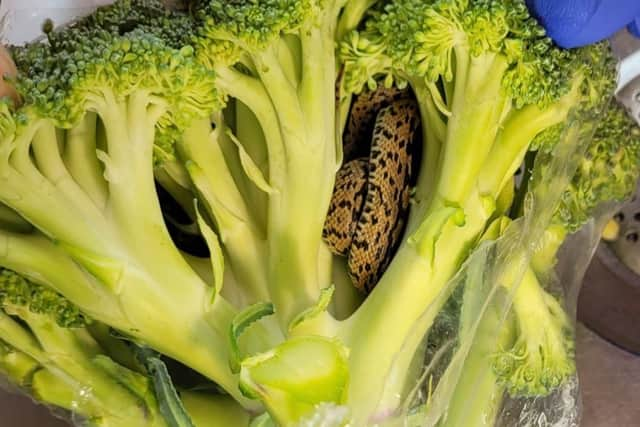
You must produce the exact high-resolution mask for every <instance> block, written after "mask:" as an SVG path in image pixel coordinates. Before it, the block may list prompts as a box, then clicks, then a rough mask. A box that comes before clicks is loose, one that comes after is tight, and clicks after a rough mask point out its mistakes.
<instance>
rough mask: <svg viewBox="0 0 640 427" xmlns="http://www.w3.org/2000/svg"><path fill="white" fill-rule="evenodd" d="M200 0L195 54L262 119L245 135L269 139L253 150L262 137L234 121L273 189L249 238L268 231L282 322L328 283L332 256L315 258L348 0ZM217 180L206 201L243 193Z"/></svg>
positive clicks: (333, 148)
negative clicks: (338, 37)
mask: <svg viewBox="0 0 640 427" xmlns="http://www.w3.org/2000/svg"><path fill="white" fill-rule="evenodd" d="M194 3H195V4H194V10H195V12H194V14H195V17H196V21H197V22H198V25H199V26H198V28H197V30H196V35H195V37H194V43H195V46H196V55H197V57H198V58H199V59H200V60H201V62H203V63H205V64H208V65H209V67H210V68H212V69H214V70H215V71H216V80H217V88H218V89H219V90H220V91H222V92H223V93H225V94H226V95H228V96H229V97H231V98H233V99H234V100H235V101H236V103H237V104H240V105H242V108H246V109H248V110H249V112H251V114H252V116H253V117H254V118H255V120H254V121H250V122H249V126H252V127H253V126H256V125H259V128H260V132H257V130H256V132H253V133H250V134H249V135H247V134H245V136H244V138H256V134H260V137H263V138H264V143H265V147H263V148H261V149H258V150H254V149H252V147H254V146H255V145H256V141H246V140H243V139H241V138H242V136H241V135H240V127H242V128H244V127H245V126H247V125H245V123H244V122H243V123H242V124H240V125H238V139H239V141H237V143H238V144H237V145H238V147H239V150H240V151H242V153H240V154H241V156H244V159H243V161H244V165H243V166H244V170H245V172H247V175H249V178H250V179H251V181H252V183H253V185H255V186H256V187H258V188H260V189H262V190H263V191H265V192H266V193H267V198H268V202H267V212H266V214H262V216H263V217H264V218H266V227H265V233H264V235H258V236H256V237H254V239H253V240H254V241H255V240H263V241H264V243H263V244H262V246H264V252H265V253H266V256H263V258H264V259H266V260H267V262H266V268H267V274H266V277H267V281H266V292H267V293H268V295H269V297H270V298H269V300H271V301H272V302H273V303H274V306H275V307H276V314H277V316H278V319H279V321H280V323H281V325H282V326H283V327H285V328H286V327H287V326H288V324H289V322H290V321H291V320H292V319H293V318H294V317H295V316H296V315H297V314H298V313H300V312H301V311H303V310H304V309H306V308H308V307H310V306H312V305H313V304H314V303H315V302H316V301H317V299H318V297H319V295H320V290H321V289H323V288H325V287H326V286H328V285H329V283H325V282H324V281H323V280H324V279H325V278H329V277H330V270H329V269H330V263H323V264H320V263H319V262H317V261H316V260H318V259H319V257H321V256H322V252H323V251H322V245H323V243H322V238H321V236H322V229H323V226H324V220H325V215H326V212H327V210H328V206H329V202H330V199H331V195H332V190H333V179H332V177H333V176H334V175H335V172H336V170H337V169H338V168H339V162H340V159H339V150H338V147H337V145H338V142H337V141H336V124H335V122H336V119H335V116H336V106H335V90H334V87H335V81H336V75H337V71H336V69H337V63H336V55H335V52H334V49H335V33H336V26H337V18H338V15H339V13H340V11H341V9H342V7H343V4H344V3H345V2H343V1H334V0H332V1H322V2H319V1H316V0H306V1H289V0H288V1H284V2H282V1H277V2H276V1H268V2H260V3H255V2H245V1H240V2H234V3H233V4H229V3H228V2H220V1H219V0H213V1H204V0H203V1H197V2H194ZM241 114H244V113H242V112H241ZM217 125H218V127H221V126H220V123H217ZM245 132H246V131H245ZM220 136H221V137H225V135H224V134H221V135H220ZM259 139H260V138H258V143H259V142H260V141H259ZM182 144H183V145H184V146H185V147H186V150H185V151H190V148H189V147H190V146H192V145H195V144H196V142H195V140H191V139H189V138H185V140H184V141H183V142H182ZM209 147H210V148H211V147H212V146H211V144H210V145H209ZM245 147H247V149H245ZM254 148H255V147H254ZM260 150H262V152H266V159H267V163H268V165H265V166H262V167H259V166H258V165H257V162H259V161H260V160H259V159H257V158H252V156H251V155H250V153H251V152H252V151H253V152H254V153H253V154H254V155H255V153H257V152H259V151H260ZM188 157H189V158H191V159H192V160H193V162H194V163H196V164H198V166H199V167H200V168H202V170H205V171H206V169H208V168H209V167H208V166H207V165H204V164H203V163H202V162H201V161H199V159H198V158H197V157H196V155H195V152H194V154H193V155H192V156H188ZM261 163H262V162H261ZM247 165H249V167H247ZM217 184H218V183H217V182H215V185H214V182H211V184H210V186H211V188H214V189H215V194H213V195H211V196H210V197H207V196H206V195H205V196H203V198H204V199H205V200H206V201H207V202H208V204H209V205H214V206H215V205H216V204H219V200H222V198H223V197H224V196H225V195H228V194H234V193H238V190H237V189H236V188H233V187H234V186H233V185H227V184H224V185H217ZM310 189H313V190H312V191H310ZM245 198H246V199H248V197H245ZM235 206H236V205H231V208H232V209H234V208H235ZM218 217H219V215H216V214H214V219H215V220H216V222H217V226H218V227H220V223H221V222H223V221H222V219H221V218H218ZM238 219H239V220H240V221H242V222H243V223H245V224H248V225H249V226H250V228H252V229H254V230H260V224H259V222H258V224H257V225H256V222H257V219H256V218H251V217H250V216H247V215H243V216H240V217H239V218H238ZM221 233H224V231H221ZM254 233H255V232H254ZM238 240H240V239H238ZM242 244H246V243H244V242H243V243H242ZM229 245H231V242H230V241H229ZM229 257H230V262H231V264H232V265H240V262H241V261H242V260H238V261H236V258H238V257H237V256H234V254H232V253H231V251H229ZM243 259H246V257H245V258H243ZM251 269H252V267H251V266H248V267H243V268H242V270H251ZM263 282H264V280H263ZM259 286H260V287H264V286H265V285H264V284H263V283H260V284H259Z"/></svg>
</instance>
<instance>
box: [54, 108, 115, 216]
mask: <svg viewBox="0 0 640 427" xmlns="http://www.w3.org/2000/svg"><path fill="white" fill-rule="evenodd" d="M97 120H98V117H97V115H96V114H95V113H87V114H85V116H84V118H83V119H82V120H81V121H80V123H79V124H78V125H76V126H75V127H73V128H71V129H69V130H67V132H66V139H65V143H66V144H65V148H64V153H63V157H64V163H65V165H66V167H67V169H68V170H69V173H70V174H71V176H73V178H74V180H75V181H76V182H77V183H78V185H80V186H81V187H82V189H83V190H84V191H85V193H86V194H87V195H89V197H91V199H92V200H93V203H95V205H96V206H97V207H98V208H100V209H103V208H104V207H105V205H106V203H107V185H106V183H105V181H104V178H103V176H102V175H103V173H104V171H103V169H102V166H101V165H100V163H99V161H98V159H97V157H96V149H97V142H96V132H97Z"/></svg>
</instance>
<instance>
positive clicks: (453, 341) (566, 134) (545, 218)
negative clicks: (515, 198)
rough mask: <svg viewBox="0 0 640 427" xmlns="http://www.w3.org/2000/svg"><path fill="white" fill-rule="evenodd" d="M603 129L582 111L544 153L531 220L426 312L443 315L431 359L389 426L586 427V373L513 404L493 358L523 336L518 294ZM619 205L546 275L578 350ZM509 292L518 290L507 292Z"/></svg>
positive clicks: (567, 245) (570, 245) (604, 212)
mask: <svg viewBox="0 0 640 427" xmlns="http://www.w3.org/2000/svg"><path fill="white" fill-rule="evenodd" d="M593 122H597V120H595V121H593ZM594 130H595V129H594V128H593V126H591V125H587V124H586V123H585V120H582V119H581V118H579V117H578V114H577V113H574V114H573V116H572V117H570V118H569V120H567V123H566V125H565V129H564V131H563V134H562V137H561V140H560V141H559V143H558V145H557V146H556V147H555V149H554V150H553V152H551V153H549V154H547V155H544V156H542V155H538V159H537V163H536V164H535V166H534V169H533V176H532V178H531V183H530V189H529V192H528V193H527V196H526V200H525V202H524V203H525V209H524V210H525V214H524V216H523V217H521V218H519V219H517V220H516V221H514V222H512V223H511V224H509V226H508V228H507V229H506V232H505V233H504V234H503V235H502V237H500V239H498V240H497V241H491V242H488V243H484V244H481V245H480V246H479V247H478V248H477V249H475V250H474V252H473V253H472V254H471V255H470V256H469V257H468V259H467V260H466V261H465V263H464V264H463V265H462V267H461V268H460V270H459V271H458V272H457V274H456V275H455V277H454V278H452V279H451V280H450V282H449V283H448V285H447V286H446V288H445V289H443V291H442V296H443V298H447V303H446V304H445V308H444V309H442V306H441V305H440V304H438V305H437V306H434V307H430V308H429V309H428V310H427V312H425V314H424V316H426V317H427V318H429V317H433V316H434V313H431V312H430V310H434V311H435V313H437V317H436V321H435V323H434V325H433V326H432V327H431V329H430V330H429V331H428V332H427V334H426V337H425V341H424V343H423V348H422V352H419V354H418V356H417V357H421V358H422V357H423V356H424V361H425V363H424V368H423V370H422V372H421V375H420V377H419V379H418V381H417V383H416V384H415V386H414V389H413V390H412V392H411V394H410V395H409V398H408V400H407V401H405V404H404V409H403V412H402V413H401V414H400V415H398V416H395V417H392V418H391V419H387V420H386V422H384V423H382V424H380V425H384V426H386V427H391V426H393V427H395V426H406V427H432V426H447V427H474V426H478V427H480V426H482V427H485V426H486V427H489V426H500V427H525V426H527V427H528V426H535V427H577V426H578V425H579V424H580V416H581V400H580V392H579V381H578V376H577V372H576V373H574V374H573V375H572V376H571V378H569V379H568V380H566V381H564V382H563V384H562V385H561V386H560V387H557V388H556V389H555V390H554V391H553V392H551V393H550V394H549V395H547V396H544V397H540V396H536V397H510V396H509V395H508V393H507V391H506V389H505V387H504V386H503V385H500V382H499V381H496V380H497V379H496V376H495V374H494V371H495V369H496V364H495V359H493V357H494V356H496V355H497V353H498V352H499V350H501V349H502V348H503V345H502V344H501V340H503V339H504V334H505V329H507V328H509V327H511V328H513V325H512V326H507V319H508V318H509V316H510V312H511V310H512V308H513V295H514V293H515V291H516V290H517V289H518V287H519V286H520V285H521V283H522V280H523V277H524V276H525V274H527V273H526V271H527V269H530V268H531V263H532V258H533V256H534V253H535V251H536V249H537V248H539V246H540V245H542V244H543V236H544V234H545V230H546V229H547V228H548V227H549V226H550V224H551V222H552V217H553V213H554V210H555V209H556V207H557V205H558V203H559V202H560V197H561V194H562V192H563V190H564V189H566V188H567V187H568V185H569V183H570V180H571V177H572V176H573V175H574V173H575V171H576V168H577V165H578V160H579V159H580V157H581V156H582V155H583V154H584V150H585V147H586V146H587V144H588V143H589V142H590V141H591V139H592V137H593V132H594ZM541 164H543V166H541ZM616 206H617V205H616V204H613V203H611V204H607V205H605V206H601V207H600V208H599V209H598V212H597V213H596V215H594V217H592V218H591V219H590V220H589V221H588V222H587V223H586V224H585V225H584V226H583V227H582V228H581V229H580V230H579V231H577V232H575V233H574V234H572V235H569V236H568V237H567V238H566V240H565V241H564V242H563V244H562V246H561V247H560V248H559V250H558V253H557V263H556V264H555V268H554V271H553V272H551V273H550V274H544V275H537V279H538V281H539V282H540V285H541V286H542V288H543V289H545V290H546V291H547V292H548V293H549V294H551V295H553V296H554V297H556V299H557V300H558V301H559V303H560V304H561V306H562V310H563V311H564V315H565V316H566V318H567V320H568V321H569V322H570V323H569V330H568V334H569V335H570V336H567V339H568V340H569V341H570V342H572V343H575V323H576V304H577V301H578V294H579V291H580V287H581V284H582V281H583V279H584V275H585V272H586V269H587V267H588V265H589V263H590V261H591V259H592V257H593V255H594V253H595V250H596V248H597V245H598V243H599V242H600V238H601V233H602V230H603V228H604V226H605V224H606V222H607V221H608V220H609V219H610V218H611V216H612V215H613V213H614V212H615V210H616ZM505 277H509V278H510V280H511V283H510V284H509V283H505V280H506V279H505ZM506 288H510V291H509V292H506V291H505V289H506ZM540 326H541V327H542V325H540ZM478 345H482V347H481V348H478V347H477V346H478ZM571 350H575V347H574V348H573V349H571ZM520 356H521V355H520ZM573 356H574V357H573V359H574V361H575V354H574V355H573ZM472 419H473V420H474V422H472V421H471V420H472Z"/></svg>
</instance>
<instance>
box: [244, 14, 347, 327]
mask: <svg viewBox="0 0 640 427" xmlns="http://www.w3.org/2000/svg"><path fill="white" fill-rule="evenodd" d="M304 33H305V34H304V35H302V36H301V48H302V55H303V58H302V67H301V69H302V80H301V82H300V86H299V88H298V89H297V90H296V89H295V88H294V87H293V86H291V84H290V83H289V81H288V80H287V79H286V78H285V76H284V74H283V72H282V69H281V67H280V65H279V64H278V63H277V59H276V58H275V57H274V55H273V53H272V52H271V51H270V50H267V51H266V52H263V53H260V54H259V55H255V56H256V58H255V62H256V65H257V69H258V72H259V74H260V78H261V80H262V81H263V82H264V85H265V87H266V89H267V91H268V92H269V94H270V98H271V102H272V103H273V105H274V106H275V111H277V114H278V121H279V126H280V133H281V141H282V142H283V144H284V145H283V147H284V152H283V153H282V155H279V154H280V153H278V152H277V151H274V153H275V154H276V155H277V156H276V155H272V154H271V152H272V151H273V150H272V149H271V145H272V143H271V140H270V137H269V133H268V132H265V136H266V138H267V144H268V146H269V151H270V156H269V173H270V184H271V186H272V187H274V188H275V189H276V192H275V193H274V194H271V195H270V198H269V215H268V226H267V238H268V242H269V246H268V249H269V267H270V271H269V286H270V295H271V298H272V301H273V302H274V304H275V307H276V313H277V315H278V318H279V320H280V323H281V326H282V327H283V328H285V329H286V328H287V325H288V324H289V322H290V321H291V319H293V317H294V316H295V315H297V314H298V313H300V312H301V311H302V310H304V309H306V308H308V307H311V306H312V305H313V304H314V303H315V302H316V301H317V299H318V297H319V295H320V290H321V289H322V288H324V287H327V286H328V285H329V284H328V283H320V279H321V278H322V277H329V275H330V271H329V270H328V272H322V273H321V272H320V271H319V268H320V267H319V265H318V264H319V262H318V258H319V256H320V254H321V252H320V251H321V247H322V244H323V243H322V229H323V227H324V220H325V216H326V212H327V209H328V206H329V202H330V200H331V194H332V191H333V179H328V178H327V177H331V176H333V175H334V174H335V171H336V170H337V164H336V163H337V159H336V153H335V150H336V146H335V140H334V133H335V124H334V123H335V106H334V101H333V93H334V82H335V64H334V62H333V61H331V60H327V59H326V58H333V57H334V54H333V38H332V37H331V36H330V34H332V32H331V30H330V29H327V28H324V27H322V26H320V27H319V28H316V27H313V28H310V29H308V30H307V31H305V32H304ZM323 52H324V53H326V55H322V53H323ZM320 58H322V60H320ZM327 94H331V96H330V101H329V102H327ZM256 115H257V116H259V115H258V114H256ZM261 123H262V122H261ZM276 150H277V147H276ZM311 188H313V189H314V190H313V197H310V193H309V189H311ZM325 264H326V266H325V267H323V268H327V269H328V268H330V265H329V264H328V263H325Z"/></svg>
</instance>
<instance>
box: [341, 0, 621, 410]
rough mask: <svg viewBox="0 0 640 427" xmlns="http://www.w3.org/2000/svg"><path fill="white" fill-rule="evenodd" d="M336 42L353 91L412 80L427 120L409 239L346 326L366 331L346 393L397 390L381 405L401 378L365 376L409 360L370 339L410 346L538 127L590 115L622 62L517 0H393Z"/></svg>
mask: <svg viewBox="0 0 640 427" xmlns="http://www.w3.org/2000/svg"><path fill="white" fill-rule="evenodd" d="M340 52H341V55H342V57H343V58H344V63H345V77H344V79H345V82H346V87H347V88H348V89H349V90H351V91H353V92H357V91H359V90H361V89H362V87H363V86H365V85H375V84H377V83H376V82H378V81H383V84H389V82H391V81H398V82H406V83H408V84H409V85H410V86H411V87H412V89H413V90H414V92H415V93H416V95H417V97H418V102H419V104H420V109H421V114H422V119H423V120H422V124H423V137H424V138H425V144H426V145H425V149H424V150H423V153H424V156H423V159H422V164H421V170H420V176H419V178H418V183H417V186H416V189H415V197H414V204H413V207H412V209H411V212H410V220H409V224H408V228H407V231H406V233H405V239H404V242H403V244H402V245H401V246H400V248H399V249H398V252H397V254H396V256H395V258H394V260H393V261H392V262H391V265H390V266H389V268H388V270H387V272H386V273H385V275H384V276H383V277H382V279H381V280H380V282H379V283H378V285H377V287H376V289H375V291H374V292H373V293H372V294H371V295H370V296H369V297H368V299H367V300H366V301H365V302H364V303H363V305H362V306H361V307H360V308H359V309H358V310H357V311H356V313H355V314H354V316H353V317H352V319H350V325H349V326H350V330H352V331H357V330H363V329H365V328H366V329H367V330H368V331H369V332H368V333H366V334H355V333H354V334H353V335H354V336H356V338H355V339H353V342H352V343H351V347H352V354H351V358H350V361H351V368H352V370H351V375H352V381H351V385H352V388H351V390H350V397H351V398H353V399H354V401H357V402H361V401H364V400H366V397H365V396H370V395H371V393H372V390H373V389H375V390H379V391H381V390H382V389H383V388H385V389H386V390H390V391H389V393H388V396H390V397H389V401H388V402H385V401H382V402H381V403H378V405H379V406H380V407H381V408H384V407H385V405H389V406H392V407H393V406H395V405H396V403H394V399H396V397H394V394H397V393H394V391H393V390H395V388H394V387H402V383H403V380H402V379H399V381H398V384H397V385H396V386H393V387H390V386H389V384H386V385H383V382H382V378H384V376H382V375H381V376H380V378H381V380H380V382H379V383H378V384H376V385H374V384H373V383H372V381H371V379H369V381H366V382H365V381H359V378H364V377H367V376H368V375H369V374H368V372H371V369H374V370H376V371H377V372H389V369H390V367H391V366H392V364H396V365H398V364H404V365H403V366H405V367H406V366H408V365H409V364H410V363H411V361H410V360H409V359H408V358H407V360H404V361H401V362H399V361H398V360H399V359H397V358H394V357H393V354H394V353H391V352H389V351H385V352H384V353H382V354H381V353H379V352H371V348H380V349H382V348H387V349H390V348H394V349H400V348H404V352H406V354H413V351H412V349H415V348H417V346H418V344H419V343H420V339H421V337H422V332H423V331H425V330H428V329H429V327H430V325H431V323H432V322H433V319H434V317H435V316H436V315H437V313H438V311H439V307H441V306H442V304H443V303H444V302H445V301H446V299H447V298H446V296H447V294H448V292H449V291H448V288H447V287H446V284H447V282H448V281H449V280H450V279H451V278H452V277H453V276H454V274H455V272H456V271H457V270H458V268H459V267H460V265H461V263H462V262H463V260H464V259H466V257H467V256H468V254H469V252H470V251H471V250H472V249H473V248H474V246H475V243H476V242H477V239H478V238H479V236H480V235H481V234H482V232H483V230H484V229H485V228H486V226H487V224H488V222H489V221H490V220H491V219H492V217H493V216H494V215H495V214H496V206H497V200H498V199H499V197H500V195H501V193H502V192H503V190H504V188H505V187H506V186H507V185H512V182H513V179H512V177H513V175H514V173H515V171H516V170H517V168H518V167H519V165H520V164H521V163H522V160H523V158H524V156H525V154H526V153H527V151H528V150H529V147H530V146H531V145H532V144H533V143H534V140H535V138H536V136H537V135H539V134H541V133H542V132H544V131H545V130H547V129H550V128H553V127H554V126H556V125H558V124H559V123H563V122H564V121H565V120H566V119H567V117H568V116H569V114H570V112H571V113H572V114H579V116H580V117H582V118H584V120H585V121H586V122H589V120H591V121H593V119H590V118H591V117H592V114H593V113H592V112H594V111H598V110H599V109H600V108H601V103H602V100H603V99H606V98H607V97H608V95H609V94H610V93H611V92H612V82H613V81H614V80H615V68H614V67H613V66H612V59H611V54H610V52H609V49H608V47H607V46H606V45H604V44H600V45H593V46H589V47H587V48H584V49H578V50H573V51H567V50H562V49H559V48H557V47H555V46H554V45H553V44H552V42H551V41H550V40H549V39H548V38H547V37H546V36H545V35H544V30H543V29H542V28H541V27H540V26H539V25H538V24H537V23H536V21H535V20H534V19H533V18H532V17H530V16H529V14H528V11H527V8H526V5H525V2H524V1H518V0H513V1H511V0H499V1H498V0H495V1H457V0H440V1H430V2H424V1H415V0H396V1H391V2H388V3H387V4H385V5H384V7H383V8H382V10H381V11H379V12H376V13H372V14H371V16H370V17H369V18H368V19H367V20H366V22H365V24H364V25H363V28H362V29H361V30H359V31H354V32H351V33H350V34H349V35H348V36H347V39H346V40H345V41H344V42H343V43H342V44H341V46H340ZM407 301H415V302H416V303H415V304H407ZM387 319H394V321H393V322H388V321H387ZM416 322H418V323H417V325H419V326H417V325H416ZM403 345H404V347H402V346H403ZM372 354H375V358H374V357H373V356H372ZM400 372H405V369H402V368H400ZM360 384H362V385H363V386H364V387H363V388H359V385H360ZM367 412H371V408H369V410H368V411H367Z"/></svg>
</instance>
